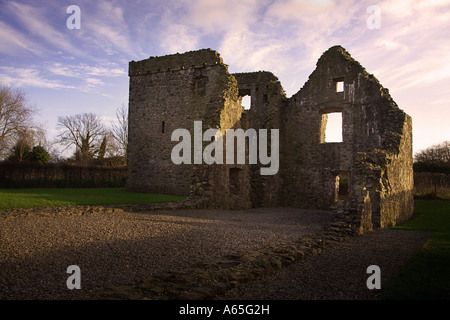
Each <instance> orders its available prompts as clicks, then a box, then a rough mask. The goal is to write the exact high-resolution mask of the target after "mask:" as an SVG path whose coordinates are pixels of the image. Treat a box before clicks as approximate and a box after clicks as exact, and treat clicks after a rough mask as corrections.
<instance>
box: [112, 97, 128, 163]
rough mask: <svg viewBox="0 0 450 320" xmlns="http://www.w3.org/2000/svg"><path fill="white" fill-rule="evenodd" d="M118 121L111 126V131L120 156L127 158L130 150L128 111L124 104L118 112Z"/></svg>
mask: <svg viewBox="0 0 450 320" xmlns="http://www.w3.org/2000/svg"><path fill="white" fill-rule="evenodd" d="M116 120H117V122H113V123H112V124H111V131H112V135H113V137H114V140H115V141H116V143H117V145H118V149H119V150H118V151H119V152H118V155H120V156H123V157H126V156H127V148H128V110H127V108H126V107H125V105H124V104H122V107H120V108H118V109H117V110H116Z"/></svg>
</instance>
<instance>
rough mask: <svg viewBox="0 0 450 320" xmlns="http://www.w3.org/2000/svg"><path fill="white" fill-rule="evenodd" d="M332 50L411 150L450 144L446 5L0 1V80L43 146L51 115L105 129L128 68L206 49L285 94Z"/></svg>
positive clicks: (443, 0) (122, 94)
mask: <svg viewBox="0 0 450 320" xmlns="http://www.w3.org/2000/svg"><path fill="white" fill-rule="evenodd" d="M71 5H76V6H78V7H79V8H80V29H69V28H68V27H67V21H68V20H69V22H74V20H72V19H71V17H73V16H72V15H73V11H70V12H69V13H67V8H68V7H69V6H71ZM373 6H376V7H373ZM374 9H378V11H376V10H374ZM377 12H378V13H379V15H378V16H377ZM377 17H379V18H380V19H379V20H374V19H375V18H377ZM377 27H379V28H377ZM337 44H339V45H342V46H343V47H344V48H346V49H347V51H349V52H350V54H351V55H352V57H353V58H355V59H356V60H358V61H359V62H360V63H361V64H362V65H363V66H364V67H365V68H366V69H367V71H368V72H369V73H373V74H374V75H375V76H376V77H377V78H378V79H379V80H380V82H381V83H382V84H383V86H384V87H386V88H388V89H389V91H390V93H391V96H392V97H393V99H394V100H395V101H396V102H397V104H398V105H399V106H400V108H401V109H403V110H404V111H405V112H406V113H408V114H409V115H411V116H412V117H413V125H414V129H413V134H414V150H415V151H418V150H421V149H423V148H426V147H429V146H431V145H433V144H437V143H440V142H442V141H444V140H450V126H449V124H450V112H449V111H448V110H449V107H450V90H449V89H450V0H379V1H377V0H370V1H350V0H348V1H347V0H335V1H332V0H329V1H328V0H316V1H313V0H164V1H163V0H161V1H157V0H150V1H144V0H129V1H106V0H97V1H90V0H89V1H87V0H70V1H66V0H39V1H31V0H30V1H25V0H24V1H9V0H2V1H0V83H1V84H3V85H13V86H16V87H21V88H22V89H23V90H24V91H25V92H26V93H27V96H28V98H29V100H30V102H31V103H32V104H33V105H35V106H36V107H37V108H39V109H40V116H39V117H40V118H39V120H40V121H42V122H43V123H45V124H46V128H47V132H48V135H49V137H50V138H52V137H54V135H55V134H56V122H57V117H58V116H60V115H69V114H76V113H82V112H94V113H97V114H99V115H101V116H102V117H103V118H104V119H105V121H106V123H109V121H111V120H114V118H115V111H116V109H117V108H119V107H120V106H121V105H122V104H125V105H127V104H128V80H129V79H128V62H129V61H131V60H136V61H137V60H142V59H146V58H148V57H149V56H161V55H166V54H172V53H177V52H179V53H182V52H185V51H191V50H198V49H202V48H211V49H214V50H217V51H218V52H219V53H220V55H221V57H222V58H223V60H224V62H225V63H226V64H228V65H229V71H230V72H250V71H259V70H267V71H272V72H273V73H274V74H275V75H276V76H277V77H278V78H279V79H280V81H281V83H282V85H283V87H284V89H285V91H286V93H287V95H288V96H292V95H293V94H294V93H296V92H297V91H298V90H300V89H301V87H302V86H303V85H304V83H305V82H306V81H307V79H308V76H309V75H310V74H311V72H312V71H313V70H314V69H315V64H316V62H317V60H318V59H319V57H320V56H321V54H322V53H323V52H324V51H326V50H327V49H328V48H329V47H331V46H333V45H337Z"/></svg>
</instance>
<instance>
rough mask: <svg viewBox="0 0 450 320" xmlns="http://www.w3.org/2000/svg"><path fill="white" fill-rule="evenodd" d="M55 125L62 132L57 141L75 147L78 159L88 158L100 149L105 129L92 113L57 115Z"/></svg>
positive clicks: (67, 146)
mask: <svg viewBox="0 0 450 320" xmlns="http://www.w3.org/2000/svg"><path fill="white" fill-rule="evenodd" d="M57 127H58V128H59V129H62V132H61V133H60V134H59V135H58V136H57V141H58V143H60V144H61V145H63V146H65V148H64V150H67V149H68V148H69V147H75V157H76V158H78V159H79V160H90V159H93V158H94V156H95V155H96V154H97V153H98V151H99V150H100V146H101V144H102V141H103V138H104V136H105V134H106V129H105V127H104V125H103V123H102V121H101V118H100V117H99V116H98V115H96V114H94V113H83V114H76V115H71V116H63V117H58V124H57Z"/></svg>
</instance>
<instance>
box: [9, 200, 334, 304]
mask: <svg viewBox="0 0 450 320" xmlns="http://www.w3.org/2000/svg"><path fill="white" fill-rule="evenodd" d="M67 211H68V212H69V211H70V210H67ZM30 212H31V213H30ZM30 212H28V211H25V210H24V212H23V214H21V213H20V212H19V213H18V212H17V211H16V212H15V213H14V215H13V214H8V213H2V214H0V299H33V300H34V299H43V300H47V299H80V298H84V297H89V296H91V294H92V293H93V292H96V290H101V289H104V288H106V287H110V286H120V285H130V284H132V283H134V282H138V281H140V280H142V279H144V278H146V277H148V276H151V275H154V274H157V273H158V272H163V271H168V270H179V269H181V268H185V267H188V266H190V265H193V264H195V263H199V262H202V261H205V260H210V259H215V258H218V257H221V256H224V255H228V254H235V253H239V252H243V251H247V250H255V249H258V248H262V247H265V246H268V245H276V244H282V243H289V242H290V241H294V240H296V239H298V238H299V237H301V236H304V235H306V234H312V233H315V232H319V231H322V230H323V229H324V227H325V226H326V225H328V224H330V223H331V222H333V221H334V215H333V213H332V212H330V211H320V210H300V209H291V208H289V209H287V208H276V209H251V210H243V211H228V210H213V211H212V210H176V211H156V212H126V211H122V210H119V211H114V210H112V212H110V211H108V212H103V213H98V214H96V213H95V210H89V212H87V211H86V212H82V213H80V214H75V213H71V214H64V212H62V210H57V211H55V212H54V211H52V209H49V208H43V209H41V210H33V211H30ZM92 212H93V213H92ZM70 265H77V266H79V267H80V270H81V289H80V290H76V289H74V290H69V289H68V288H67V286H66V280H67V278H68V277H69V276H70V274H68V273H67V272H66V271H67V267H68V266H70Z"/></svg>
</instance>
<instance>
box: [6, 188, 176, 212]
mask: <svg viewBox="0 0 450 320" xmlns="http://www.w3.org/2000/svg"><path fill="white" fill-rule="evenodd" d="M184 198H185V197H182V196H174V195H161V194H148V193H139V192H130V191H127V190H125V188H80V189H58V188H42V189H0V209H12V208H32V207H42V206H67V205H108V204H135V203H155V202H170V201H178V200H183V199H184Z"/></svg>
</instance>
